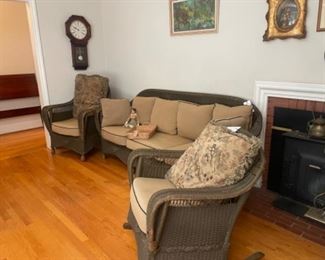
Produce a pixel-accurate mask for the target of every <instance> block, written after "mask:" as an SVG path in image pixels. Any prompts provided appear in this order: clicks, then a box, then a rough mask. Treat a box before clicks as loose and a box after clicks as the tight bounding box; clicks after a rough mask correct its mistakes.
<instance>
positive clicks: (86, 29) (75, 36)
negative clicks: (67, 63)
mask: <svg viewBox="0 0 325 260" xmlns="http://www.w3.org/2000/svg"><path fill="white" fill-rule="evenodd" d="M65 31H66V35H67V36H68V37H69V39H70V42H71V51H72V64H73V67H74V68H75V69H76V70H85V69H87V68H88V53H87V44H88V40H89V39H90V37H91V29H90V24H89V23H88V22H87V20H86V19H85V18H84V17H83V16H78V15H72V16H70V17H69V19H68V20H67V21H66V22H65Z"/></svg>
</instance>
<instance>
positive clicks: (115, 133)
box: [101, 126, 131, 146]
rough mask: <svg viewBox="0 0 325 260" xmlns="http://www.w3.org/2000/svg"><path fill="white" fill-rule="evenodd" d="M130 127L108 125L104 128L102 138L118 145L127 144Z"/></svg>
mask: <svg viewBox="0 0 325 260" xmlns="http://www.w3.org/2000/svg"><path fill="white" fill-rule="evenodd" d="M130 130H131V129H130V128H126V127H123V126H106V127H103V128H102V132H101V134H102V138H104V139H105V140H107V141H110V142H112V143H114V144H118V145H123V146H125V145H126V140H127V135H128V133H129V132H130Z"/></svg>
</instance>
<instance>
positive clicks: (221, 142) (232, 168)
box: [166, 120, 261, 188]
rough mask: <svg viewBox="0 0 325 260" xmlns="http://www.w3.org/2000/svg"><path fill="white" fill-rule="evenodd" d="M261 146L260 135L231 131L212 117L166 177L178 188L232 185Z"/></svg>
mask: <svg viewBox="0 0 325 260" xmlns="http://www.w3.org/2000/svg"><path fill="white" fill-rule="evenodd" d="M260 147H261V142H260V140H259V139H258V138H256V137H248V136H246V135H243V134H238V133H232V132H231V131H229V130H228V129H227V128H226V127H222V126H218V125H216V124H215V122H214V121H213V120H212V121H210V123H209V124H208V125H207V127H206V128H205V129H204V130H203V132H202V133H201V135H200V136H199V137H198V138H197V139H196V140H195V142H194V143H193V144H192V145H191V146H190V147H189V148H188V149H187V150H186V151H185V152H184V154H183V155H182V156H181V157H180V159H179V160H178V161H177V162H176V163H175V164H174V165H173V166H172V167H171V169H170V170H169V171H168V173H167V175H166V178H167V179H168V180H169V181H170V182H172V183H173V184H174V185H175V186H176V187H177V188H200V187H222V186H227V185H231V184H234V183H236V182H238V181H239V180H241V179H242V178H243V177H244V176H245V174H246V172H247V171H248V170H249V169H250V168H251V167H252V165H253V162H254V159H255V157H256V156H257V154H258V151H259V149H260Z"/></svg>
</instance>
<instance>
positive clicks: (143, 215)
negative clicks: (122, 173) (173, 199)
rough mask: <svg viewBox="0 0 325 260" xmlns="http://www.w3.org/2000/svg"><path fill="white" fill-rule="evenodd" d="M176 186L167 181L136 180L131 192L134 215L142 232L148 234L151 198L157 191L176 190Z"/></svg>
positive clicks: (140, 178) (153, 179)
mask: <svg viewBox="0 0 325 260" xmlns="http://www.w3.org/2000/svg"><path fill="white" fill-rule="evenodd" d="M174 188H175V186H174V185H173V184H172V183H170V182H169V181H168V180H166V179H157V178H143V177H139V178H135V179H134V181H133V184H132V186H131V191H130V203H131V209H132V213H133V215H134V217H135V219H136V220H137V223H138V226H139V227H140V229H141V231H142V232H144V233H147V208H148V203H149V200H150V198H151V196H152V195H153V194H154V193H156V192H157V191H160V190H164V189H174Z"/></svg>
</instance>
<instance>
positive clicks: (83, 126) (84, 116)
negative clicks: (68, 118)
mask: <svg viewBox="0 0 325 260" xmlns="http://www.w3.org/2000/svg"><path fill="white" fill-rule="evenodd" d="M95 114H96V110H94V109H88V110H84V111H82V112H81V113H80V114H79V116H78V127H79V131H80V137H81V139H85V137H86V134H87V133H86V132H87V125H88V121H89V120H90V118H94V117H95Z"/></svg>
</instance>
